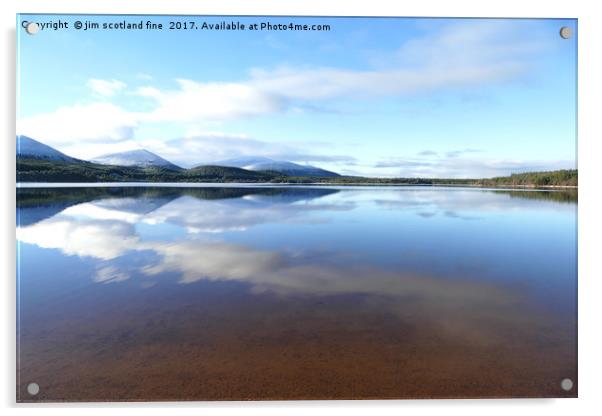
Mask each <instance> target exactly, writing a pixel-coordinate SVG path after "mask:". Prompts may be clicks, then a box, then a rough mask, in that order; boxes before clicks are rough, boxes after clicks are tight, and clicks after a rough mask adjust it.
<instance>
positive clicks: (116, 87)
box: [87, 78, 127, 97]
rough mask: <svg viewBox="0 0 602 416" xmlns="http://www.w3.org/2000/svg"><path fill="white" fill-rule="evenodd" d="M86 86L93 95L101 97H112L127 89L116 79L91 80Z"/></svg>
mask: <svg viewBox="0 0 602 416" xmlns="http://www.w3.org/2000/svg"><path fill="white" fill-rule="evenodd" d="M87 85H88V87H89V88H90V89H91V90H92V91H93V92H94V93H95V94H97V95H99V96H101V97H112V96H114V95H115V94H117V93H118V92H119V91H121V90H123V89H125V88H126V87H127V85H126V84H125V83H124V82H122V81H119V80H116V79H111V80H105V79H96V78H93V79H90V80H88V83H87Z"/></svg>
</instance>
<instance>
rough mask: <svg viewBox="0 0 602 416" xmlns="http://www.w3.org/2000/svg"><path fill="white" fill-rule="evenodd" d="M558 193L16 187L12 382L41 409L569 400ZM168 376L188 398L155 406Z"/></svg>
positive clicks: (569, 304)
mask: <svg viewBox="0 0 602 416" xmlns="http://www.w3.org/2000/svg"><path fill="white" fill-rule="evenodd" d="M536 194H537V196H533V195H536ZM560 194H562V193H561V192H532V191H518V192H515V191H498V190H492V191H487V190H476V189H457V188H454V189H445V188H443V189H438V188H412V187H407V188H359V189H358V188H344V189H330V188H321V187H318V188H304V187H295V188H269V187H262V188H251V187H247V188H194V189H187V188H115V189H112V188H76V189H44V190H39V189H21V190H19V191H18V195H17V205H18V214H19V217H18V219H19V221H20V222H19V226H18V227H17V238H18V240H19V242H20V244H21V246H20V253H21V257H20V267H19V270H20V275H19V278H20V284H21V292H20V297H19V304H20V317H21V318H20V319H21V326H20V328H19V331H20V350H21V352H22V357H25V358H23V359H22V365H21V368H20V372H21V373H22V375H27V376H31V377H34V376H35V377H36V379H42V380H43V379H44V377H48V379H47V382H48V384H49V386H48V390H47V394H48V396H41V399H44V397H46V398H47V399H51V400H52V399H54V400H56V399H60V398H65V397H68V398H71V399H78V400H84V399H86V400H101V399H106V398H107V397H113V398H115V397H118V398H122V399H141V398H142V399H147V400H149V399H151V400H153V399H154V400H160V399H174V398H175V399H187V398H188V399H200V398H218V399H219V398H284V397H288V398H300V397H308V398H327V397H340V398H342V397H431V396H436V397H446V396H453V397H457V396H462V397H471V396H474V395H477V396H478V395H479V394H480V395H487V396H492V395H499V396H503V397H505V396H509V395H519V396H532V395H547V396H558V395H566V394H569V395H572V394H574V392H570V393H565V392H562V391H559V390H558V386H557V384H555V383H556V378H558V377H560V379H562V378H565V377H569V376H574V373H575V371H576V355H575V351H574V347H575V343H574V341H575V329H576V326H575V307H576V301H575V294H576V292H575V279H576V241H575V225H576V217H575V208H576V200H575V201H573V200H572V199H571V198H572V196H571V195H569V196H559V195H560ZM575 198H576V196H575ZM157 322H160V325H159V326H158V327H157V325H158V324H157ZM217 322H220V323H223V325H217V326H216V324H215V323H217ZM199 325H201V326H202V328H203V330H202V331H200V330H199ZM195 328H196V329H195ZM243 328H244V330H243ZM299 328H302V330H303V337H302V338H300V336H301V333H299V332H298V331H299ZM91 329H92V330H93V331H92V332H90V330H91ZM124 331H125V332H124ZM199 331H200V332H199ZM119 334H121V335H119ZM124 334H125V335H124ZM216 348H217V349H216ZM335 350H338V353H336V354H335V353H334V351H335ZM107 351H110V352H111V353H110V354H108V355H106V354H105V352H107ZM285 351H288V352H290V353H292V354H294V356H293V357H288V356H287V357H288V358H286V359H284V356H285V355H286V354H285V355H282V354H284V352H285ZM201 353H202V354H201ZM130 354H136V357H144V359H145V360H146V361H144V363H146V364H142V362H140V361H136V360H134V361H132V356H131V355H130ZM195 354H197V355H195ZM198 354H201V355H198ZM295 354H296V355H295ZM308 354H309V355H308ZM492 354H494V355H495V356H496V357H497V358H496V360H497V361H496V360H492V358H491V357H492ZM500 354H501V356H500ZM275 356H281V357H282V359H283V360H284V361H282V360H280V359H278V358H274V357H275ZM153 357H154V358H153ZM193 357H197V358H193ZM200 357H204V358H200ZM270 357H271V358H272V359H273V362H271V361H269V360H270ZM295 357H296V358H295ZM320 357H322V358H320ZM324 357H328V359H325V358H324ZM140 359H142V358H140ZM41 360H45V361H44V362H46V363H48V362H51V364H42V363H43V362H42V361H41ZM241 360H243V361H241ZM245 360H246V361H245ZM266 360H268V361H266ZM550 360H552V362H555V364H551V365H547V366H544V365H541V363H542V362H547V361H550ZM554 360H555V361H554ZM89 361H92V362H98V363H102V366H100V367H98V366H95V365H94V366H93V368H92V367H90V365H91V364H86V365H84V366H82V363H83V362H86V363H87V362H89ZM191 361H192V362H191ZM208 361H209V362H208ZM73 362H76V363H78V364H79V367H77V366H75V367H72V366H70V365H69V364H68V363H73ZM149 362H153V363H155V364H153V365H151V367H149V368H154V370H152V371H150V370H149V371H150V372H147V370H143V369H142V368H141V367H140V366H143V367H145V368H146V367H147V366H148V365H150V364H148V363H149ZM268 362H269V364H268ZM349 362H354V363H356V364H355V365H354V366H351V367H349ZM360 362H364V363H365V364H364V365H362V364H359V363H360ZM133 363H138V364H136V365H137V366H136V365H134V364H133ZM227 363H231V365H228V364H227ZM301 363H303V365H301ZM277 365H280V367H278V366H277ZM300 365H301V367H299V366H300ZM36 366H37V367H36ZM132 366H134V367H132ZM153 366H154V367H153ZM224 366H225V367H224ZM274 366H276V367H274ZM40 367H41V369H40ZM174 368H175V369H179V370H178V372H176V373H174V372H173V371H172V370H173V369H174ZM278 368H280V370H278ZM301 368H303V370H302V369H301ZM66 369H67V370H66ZM84 369H86V371H87V372H92V373H93V374H94V377H96V378H98V377H101V378H103V377H104V378H103V380H105V382H104V383H105V384H103V386H104V387H102V388H98V387H96V389H94V387H93V386H94V385H96V386H98V382H94V377H92V376H88V375H87V373H86V374H82V371H84ZM192 369H194V370H192ZM61 371H62V374H64V375H65V377H64V378H58V379H57V378H56V377H55V378H54V379H52V380H51V379H50V375H51V373H52V372H54V373H55V374H56V372H59V373H61ZM519 373H520V374H521V375H522V376H523V377H526V379H525V380H523V381H521V382H519V383H515V384H512V380H514V379H515V378H516V376H517V375H518V374H519ZM207 374H211V375H212V380H213V378H215V380H213V381H211V382H208V381H207V379H206V377H207ZM259 374H270V375H271V377H272V378H265V377H263V376H261V377H260V376H259ZM320 374H322V378H320V377H318V379H317V380H316V379H315V377H316V375H320ZM396 374H397V375H396ZM400 374H401V375H403V374H405V377H406V379H402V378H400ZM567 374H568V375H567ZM132 377H133V378H132ZM140 377H142V381H140ZM249 377H250V378H249ZM283 377H284V378H283ZM289 377H290V380H289V379H288V378H289ZM407 377H409V381H408V378H407ZM172 378H173V380H172ZM220 379H223V380H227V383H226V384H225V385H224V384H220V382H219V381H218V380H220ZM251 379H252V380H251ZM335 379H336V380H337V383H338V385H339V386H341V387H340V390H333V389H332V387H330V384H332V382H333V381H334V380H335ZM70 380H71V381H73V380H77V381H78V382H77V383H76V384H77V385H74V384H73V383H72V382H71V381H70ZM135 380H138V381H135ZM169 380H171V381H172V382H176V381H175V380H180V383H181V380H185V381H187V382H188V383H193V385H195V386H197V387H194V388H192V390H184V391H171V392H168V393H165V392H166V390H161V391H163V392H164V393H165V394H166V396H161V395H160V394H159V395H157V394H158V393H157V391H158V390H157V389H159V388H163V387H164V386H165V383H166V382H169ZM203 380H204V381H203ZM287 380H288V381H287ZM293 380H304V381H303V383H301V384H299V383H298V382H295V381H293ZM360 380H363V381H360ZM445 380H447V381H445ZM459 380H469V381H468V384H463V383H461V382H460V381H459ZM128 383H129V384H128ZM194 383H196V384H194ZM408 383H409V384H408ZM416 383H418V384H416ZM420 383H422V384H420ZM496 383H497V384H496ZM125 385H128V386H130V387H128V388H125V387H124V386H125ZM132 385H133V386H134V388H133V389H132V388H131V387H132ZM416 385H422V386H423V387H422V390H415V387H412V386H416ZM203 386H204V387H203ZM495 386H497V387H495ZM20 388H21V387H20ZM195 389H196V390H195ZM413 389H414V390H413ZM153 392H154V393H153ZM161 394H163V393H161Z"/></svg>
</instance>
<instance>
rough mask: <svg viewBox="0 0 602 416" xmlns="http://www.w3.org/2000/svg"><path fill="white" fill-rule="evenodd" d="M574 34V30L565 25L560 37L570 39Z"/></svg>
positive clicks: (561, 29)
mask: <svg viewBox="0 0 602 416" xmlns="http://www.w3.org/2000/svg"><path fill="white" fill-rule="evenodd" d="M571 35H572V30H571V28H570V27H568V26H563V27H561V28H560V37H561V38H562V39H569V38H570V37H571Z"/></svg>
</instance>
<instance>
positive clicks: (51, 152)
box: [17, 135, 82, 163]
mask: <svg viewBox="0 0 602 416" xmlns="http://www.w3.org/2000/svg"><path fill="white" fill-rule="evenodd" d="M17 157H20V158H32V159H43V160H55V161H60V162H68V163H77V162H82V161H81V160H79V159H76V158H74V157H71V156H67V155H66V154H64V153H62V152H59V151H58V150H56V149H54V148H52V147H50V146H47V145H45V144H43V143H40V142H39V141H37V140H34V139H32V138H31V137H27V136H23V135H20V136H17Z"/></svg>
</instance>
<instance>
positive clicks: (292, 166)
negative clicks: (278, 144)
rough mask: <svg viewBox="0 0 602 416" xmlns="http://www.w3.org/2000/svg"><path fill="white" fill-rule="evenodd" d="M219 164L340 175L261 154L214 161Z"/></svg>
mask: <svg viewBox="0 0 602 416" xmlns="http://www.w3.org/2000/svg"><path fill="white" fill-rule="evenodd" d="M213 164H214V165H217V166H227V167H234V168H242V169H247V170H254V171H274V172H280V173H283V174H285V175H289V176H320V177H334V176H340V175H339V174H338V173H335V172H331V171H329V170H325V169H321V168H318V167H315V166H311V165H299V164H297V163H293V162H287V161H284V160H274V159H270V158H267V157H261V156H248V157H239V158H234V159H227V160H221V161H219V162H215V163H213Z"/></svg>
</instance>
